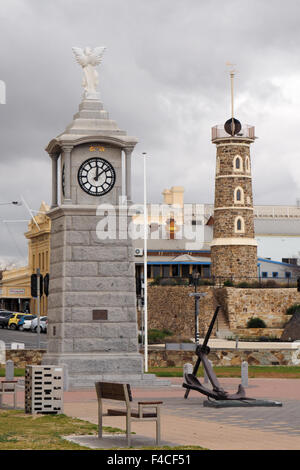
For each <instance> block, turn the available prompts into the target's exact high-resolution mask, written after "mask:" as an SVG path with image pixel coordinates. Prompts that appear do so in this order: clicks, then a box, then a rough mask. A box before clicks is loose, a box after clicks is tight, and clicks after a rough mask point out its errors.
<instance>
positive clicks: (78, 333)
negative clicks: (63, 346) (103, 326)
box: [65, 323, 101, 341]
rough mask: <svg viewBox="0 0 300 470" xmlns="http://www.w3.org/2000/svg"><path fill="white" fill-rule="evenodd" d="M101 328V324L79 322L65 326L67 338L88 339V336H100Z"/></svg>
mask: <svg viewBox="0 0 300 470" xmlns="http://www.w3.org/2000/svg"><path fill="white" fill-rule="evenodd" d="M100 337H101V330H100V325H99V324H93V325H91V324H90V323H88V324H85V323H78V324H70V325H68V326H65V338H74V339H75V338H81V339H82V340H83V341H86V340H87V338H100Z"/></svg>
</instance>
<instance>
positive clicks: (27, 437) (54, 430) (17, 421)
mask: <svg viewBox="0 0 300 470" xmlns="http://www.w3.org/2000/svg"><path fill="white" fill-rule="evenodd" d="M97 431H98V427H97V425H96V424H92V423H89V422H88V421H82V420H80V419H75V418H70V417H68V416H66V415H64V414H61V415H40V414H38V415H30V414H24V412H23V411H20V410H3V409H2V410H0V449H1V451H2V450H88V448H87V447H83V446H80V445H78V444H74V443H72V442H69V441H67V440H65V439H63V438H62V437H61V436H68V435H71V434H73V435H74V434H76V435H83V434H85V435H87V434H97ZM103 431H104V432H106V433H125V431H122V430H121V429H118V428H111V427H104V428H103ZM142 449H143V450H146V449H171V450H177V449H187V450H190V449H197V450H204V449H203V448H202V447H199V446H177V447H163V446H161V447H144V448H142Z"/></svg>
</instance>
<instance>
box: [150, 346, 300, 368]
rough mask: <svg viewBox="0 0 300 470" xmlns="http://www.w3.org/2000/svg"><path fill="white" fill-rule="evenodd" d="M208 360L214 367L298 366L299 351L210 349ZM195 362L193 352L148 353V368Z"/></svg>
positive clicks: (299, 361)
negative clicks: (244, 363) (243, 365)
mask: <svg viewBox="0 0 300 470" xmlns="http://www.w3.org/2000/svg"><path fill="white" fill-rule="evenodd" d="M208 358H209V360H210V361H212V363H213V365H214V366H240V365H241V364H242V362H243V361H247V362H248V364H249V365H253V366H272V365H281V366H282V365H283V366H299V365H300V349H281V350H276V349H274V350H272V349H263V350H258V349H257V350H255V349H253V350H236V349H222V350H219V349H211V351H210V354H209V356H208ZM196 360H197V356H196V355H195V354H194V352H193V351H158V350H153V351H149V365H150V367H183V366H184V364H186V363H191V364H195V362H196Z"/></svg>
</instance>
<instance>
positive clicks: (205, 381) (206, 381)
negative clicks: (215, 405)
mask: <svg viewBox="0 0 300 470" xmlns="http://www.w3.org/2000/svg"><path fill="white" fill-rule="evenodd" d="M208 362H209V364H210V365H211V367H212V365H213V363H212V361H210V360H209V359H208ZM208 382H209V379H208V376H207V374H206V370H205V369H204V383H205V384H208Z"/></svg>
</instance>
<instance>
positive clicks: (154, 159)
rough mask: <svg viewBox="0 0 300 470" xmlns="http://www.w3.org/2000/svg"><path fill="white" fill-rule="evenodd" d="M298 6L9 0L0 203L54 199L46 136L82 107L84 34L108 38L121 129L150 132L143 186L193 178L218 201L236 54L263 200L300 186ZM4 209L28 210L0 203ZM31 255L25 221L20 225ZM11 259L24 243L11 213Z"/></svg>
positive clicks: (4, 236) (142, 139)
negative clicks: (219, 133)
mask: <svg viewBox="0 0 300 470" xmlns="http://www.w3.org/2000/svg"><path fill="white" fill-rule="evenodd" d="M299 22H300V4H299V1H298V0H286V1H285V2H284V3H283V2H282V0H272V1H270V0H269V1H267V0H251V1H248V0H239V1H236V0H227V1H226V2H225V1H221V0H210V1H208V2H204V1H197V0H185V1H182V0H181V1H179V0H151V1H150V0H1V3H0V44H1V47H0V80H4V81H5V82H6V85H7V104H6V105H0V178H1V185H0V201H3V200H13V199H16V198H18V196H19V194H20V193H21V194H23V195H24V197H25V199H26V200H27V201H28V203H29V204H30V206H31V207H33V208H38V207H39V205H40V202H41V200H45V201H47V202H49V201H50V184H51V182H50V159H49V158H48V157H47V154H46V152H45V151H44V147H45V146H46V145H47V143H48V141H49V140H50V139H51V138H53V137H55V136H56V135H57V134H59V133H60V132H62V131H63V130H64V129H65V127H66V125H67V124H68V123H69V122H70V121H71V120H72V116H73V114H74V113H75V112H77V108H78V104H79V102H80V98H81V93H82V89H81V70H80V67H79V66H78V64H77V63H76V62H75V60H74V58H73V55H72V51H71V47H72V46H86V45H91V46H97V45H105V46H106V47H107V51H106V53H105V55H104V59H103V63H102V65H101V67H100V70H99V72H100V90H101V94H102V99H103V103H104V106H105V109H107V110H108V111H109V113H110V116H111V117H112V118H113V119H115V120H116V121H117V123H118V125H119V126H120V128H122V129H124V130H126V131H127V132H128V134H130V135H133V136H136V137H138V139H139V144H138V146H137V147H136V152H135V159H134V168H133V183H134V189H133V195H134V199H135V200H136V201H138V200H141V199H142V161H141V159H140V158H139V155H140V154H141V152H143V151H147V152H148V153H149V155H151V160H149V165H148V166H149V199H150V200H152V201H153V202H158V201H160V200H161V191H162V190H163V189H164V188H165V187H170V186H173V185H182V186H184V187H185V190H186V193H185V196H186V197H185V200H186V202H199V203H203V202H208V203H211V202H213V191H214V172H215V148H214V146H213V145H212V144H211V142H210V132H211V127H212V126H213V125H215V124H223V123H224V122H225V120H226V119H228V118H229V117H230V94H229V90H230V89H229V77H228V70H227V69H226V65H225V63H226V62H227V61H230V62H233V63H235V64H237V66H236V68H237V71H238V74H237V79H236V113H235V114H236V117H237V118H238V119H239V120H240V121H241V122H242V123H248V124H253V125H255V127H256V134H257V136H258V137H259V139H258V140H257V141H256V142H255V143H254V144H253V145H252V160H253V164H252V168H253V188H254V201H255V203H256V204H295V201H296V198H297V197H300V165H299V150H298V146H299V143H298V142H299V138H298V135H299V132H300V122H299V121H300V119H299V114H300V111H299V109H300V86H299V84H300V32H299ZM0 211H1V212H0V219H7V218H24V217H25V218H26V217H27V214H26V212H25V210H24V208H5V206H0ZM13 229H14V233H15V237H16V239H17V243H18V245H19V246H20V249H21V250H23V251H24V256H25V255H26V244H25V243H24V240H23V235H22V234H23V232H24V231H25V230H26V224H23V225H22V224H19V225H14V226H13ZM0 230H1V232H0V234H1V237H0V239H1V245H0V257H3V256H5V255H9V256H12V255H16V245H15V242H14V241H13V240H12V238H11V236H8V233H7V232H6V229H5V228H4V227H3V224H0Z"/></svg>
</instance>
